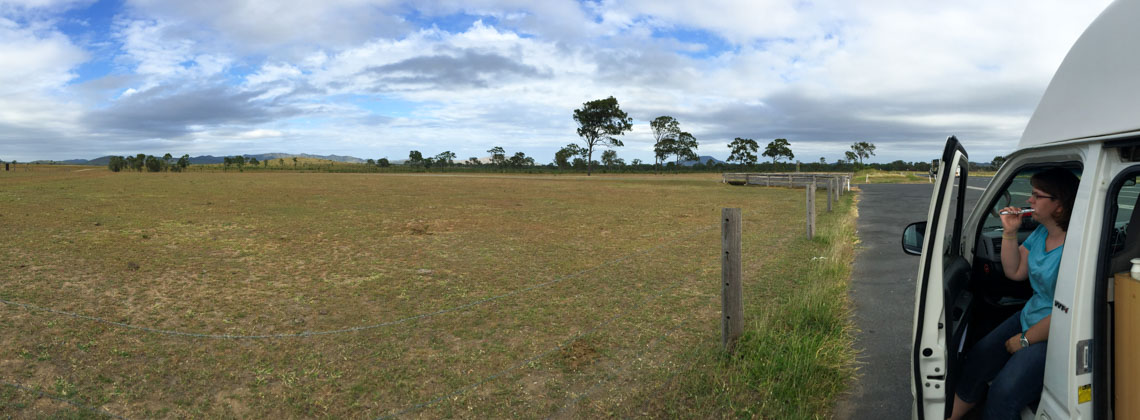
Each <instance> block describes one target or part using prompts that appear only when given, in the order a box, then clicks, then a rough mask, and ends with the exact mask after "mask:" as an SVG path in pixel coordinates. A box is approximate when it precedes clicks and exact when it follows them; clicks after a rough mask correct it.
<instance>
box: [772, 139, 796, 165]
mask: <svg viewBox="0 0 1140 420" xmlns="http://www.w3.org/2000/svg"><path fill="white" fill-rule="evenodd" d="M790 146H791V143H788V140H787V139H775V140H772V142H771V143H768V147H767V148H766V149H764V156H767V157H770V158H772V163H773V164H775V163H776V162H779V161H780V158H782V157H786V158H788V160H792V159H795V158H796V155H795V154H793V153H792V148H791V147H790Z"/></svg>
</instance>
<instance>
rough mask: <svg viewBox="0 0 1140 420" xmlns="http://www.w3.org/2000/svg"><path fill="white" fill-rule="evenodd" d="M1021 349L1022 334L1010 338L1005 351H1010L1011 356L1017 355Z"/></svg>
mask: <svg viewBox="0 0 1140 420" xmlns="http://www.w3.org/2000/svg"><path fill="white" fill-rule="evenodd" d="M1021 349H1022V347H1021V334H1020V333H1018V334H1014V335H1013V337H1010V338H1009V340H1005V351H1008V352H1009V354H1014V353H1017V351H1018V350H1021Z"/></svg>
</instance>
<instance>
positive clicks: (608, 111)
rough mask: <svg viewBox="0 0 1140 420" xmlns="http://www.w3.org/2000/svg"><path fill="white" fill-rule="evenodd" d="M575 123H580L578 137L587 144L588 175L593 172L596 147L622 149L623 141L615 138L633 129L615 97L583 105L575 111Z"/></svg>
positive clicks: (630, 120) (631, 120)
mask: <svg viewBox="0 0 1140 420" xmlns="http://www.w3.org/2000/svg"><path fill="white" fill-rule="evenodd" d="M574 121H576V122H578V135H579V136H581V137H582V140H584V141H585V142H586V147H585V149H586V175H587V176H589V175H590V174H591V172H593V167H594V159H593V158H594V146H606V147H621V146H623V144H622V142H621V140H618V139H616V138H614V136H620V135H622V133H625V132H626V131H630V130H632V129H633V119H632V118H630V117H629V116H628V115H626V113H625V111H622V110H621V107H620V106H619V105H618V101H617V99H615V98H614V97H613V96H611V97H609V98H606V99H597V100H593V101H589V102H586V103H584V104H582V108H581V109H575V110H574Z"/></svg>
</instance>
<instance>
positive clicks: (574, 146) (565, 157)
mask: <svg viewBox="0 0 1140 420" xmlns="http://www.w3.org/2000/svg"><path fill="white" fill-rule="evenodd" d="M583 152H584V150H582V146H579V145H578V143H570V144H567V145H566V147H563V148H561V149H558V151H557V152H555V153H554V164H555V165H557V166H558V167H559V168H560V169H567V168H570V166H571V165H572V162H573V159H574V158H576V157H579V156H582V155H583V154H584V153H583Z"/></svg>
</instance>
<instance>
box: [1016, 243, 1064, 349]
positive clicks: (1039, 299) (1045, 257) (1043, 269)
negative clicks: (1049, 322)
mask: <svg viewBox="0 0 1140 420" xmlns="http://www.w3.org/2000/svg"><path fill="white" fill-rule="evenodd" d="M1047 237H1049V230H1048V229H1045V226H1037V229H1035V230H1034V231H1033V233H1031V234H1029V237H1028V238H1025V242H1023V243H1022V244H1021V246H1024V247H1025V249H1027V250H1029V256H1028V258H1029V261H1027V263H1028V266H1029V285H1030V286H1032V287H1033V297H1031V298H1029V301H1028V302H1025V307H1024V308H1022V309H1021V331H1022V332H1025V331H1026V330H1028V329H1029V327H1032V326H1033V325H1034V324H1036V323H1038V322H1040V321H1041V320H1042V319H1045V317H1047V316H1049V314H1051V313H1053V289H1055V288H1056V287H1057V269H1058V268H1060V266H1061V253H1062V252H1063V251H1064V248H1065V244H1063V243H1062V244H1061V246H1058V247H1056V248H1053V249H1052V250H1050V251H1046V250H1045V238H1047Z"/></svg>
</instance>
